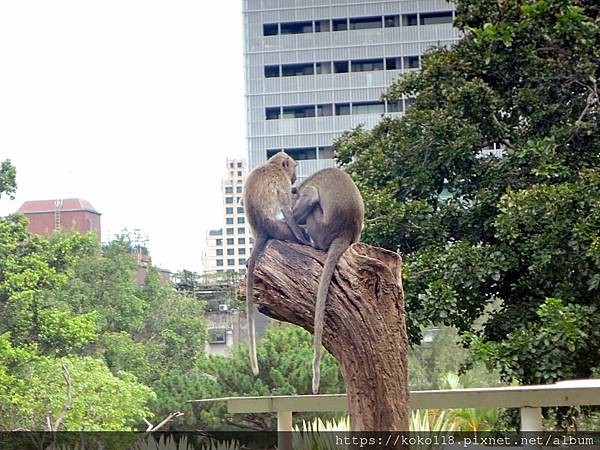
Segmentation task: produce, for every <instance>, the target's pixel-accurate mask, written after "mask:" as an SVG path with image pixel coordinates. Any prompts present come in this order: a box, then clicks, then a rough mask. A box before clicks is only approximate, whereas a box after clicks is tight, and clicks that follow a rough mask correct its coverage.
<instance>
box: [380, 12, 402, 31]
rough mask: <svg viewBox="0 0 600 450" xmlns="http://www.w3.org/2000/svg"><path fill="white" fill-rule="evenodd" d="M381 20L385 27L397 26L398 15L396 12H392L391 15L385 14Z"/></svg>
mask: <svg viewBox="0 0 600 450" xmlns="http://www.w3.org/2000/svg"><path fill="white" fill-rule="evenodd" d="M383 22H384V24H385V27H386V28H392V27H399V26H400V16H399V15H398V14H394V15H393V16H385V17H384V19H383Z"/></svg>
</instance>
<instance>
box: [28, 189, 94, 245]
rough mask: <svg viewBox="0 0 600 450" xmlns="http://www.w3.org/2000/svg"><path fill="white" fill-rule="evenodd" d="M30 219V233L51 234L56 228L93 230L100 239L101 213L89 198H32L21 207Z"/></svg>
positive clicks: (84, 231) (79, 231) (80, 230)
mask: <svg viewBox="0 0 600 450" xmlns="http://www.w3.org/2000/svg"><path fill="white" fill-rule="evenodd" d="M18 212H20V213H22V214H24V215H25V217H27V219H28V220H29V225H28V227H27V229H28V231H29V232H30V233H34V234H41V235H46V236H47V235H50V234H52V233H53V232H54V231H55V230H65V231H77V232H78V233H82V234H83V233H87V232H88V231H93V232H94V233H96V235H97V236H98V240H100V235H101V224H100V213H99V212H98V211H96V209H95V208H94V207H93V206H92V204H91V203H90V202H88V201H87V200H82V199H79V198H67V199H57V200H31V201H27V202H25V203H23V205H22V206H21V207H20V208H19V211H18Z"/></svg>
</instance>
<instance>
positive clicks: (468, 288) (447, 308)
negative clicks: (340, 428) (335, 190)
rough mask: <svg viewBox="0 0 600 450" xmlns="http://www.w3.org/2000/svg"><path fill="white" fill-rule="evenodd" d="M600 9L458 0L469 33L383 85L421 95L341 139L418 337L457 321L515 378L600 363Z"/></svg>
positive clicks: (548, 378)
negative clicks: (398, 263)
mask: <svg viewBox="0 0 600 450" xmlns="http://www.w3.org/2000/svg"><path fill="white" fill-rule="evenodd" d="M599 12H600V8H599V7H598V4H597V2H596V1H595V0H537V1H525V0H509V1H505V2H500V3H499V2H496V1H495V0H459V1H458V2H457V20H456V26H458V27H459V28H460V29H461V30H462V31H463V32H464V33H465V36H464V38H463V39H461V40H460V41H459V42H458V43H457V44H456V45H455V46H453V47H452V48H450V49H447V48H438V49H433V50H432V51H430V52H429V53H428V54H427V55H426V57H425V58H423V63H422V69H421V71H420V72H418V73H411V74H408V75H406V76H404V77H402V78H401V79H399V80H398V81H396V82H395V83H394V84H393V85H392V86H391V88H390V89H389V90H388V91H387V93H386V94H385V96H386V97H387V98H388V99H389V100H390V101H398V100H399V99H401V98H403V97H407V98H413V99H414V101H413V102H412V105H411V106H410V108H408V110H407V111H406V112H405V115H404V116H403V117H402V118H400V119H390V118H384V119H382V121H381V122H380V123H379V124H378V125H377V126H376V127H375V128H374V129H372V130H370V131H367V130H365V129H363V128H358V129H355V130H353V131H352V132H350V133H348V134H346V135H345V136H344V137H342V138H341V139H340V140H339V141H338V142H337V143H336V145H335V152H336V157H337V158H338V161H339V162H340V163H341V164H342V165H343V166H345V168H346V170H347V171H348V172H349V173H350V174H351V175H352V176H353V178H354V179H355V180H356V182H357V184H358V186H359V188H360V190H361V192H362V194H363V197H364V199H365V203H366V209H367V217H366V226H365V231H364V234H363V238H364V239H365V240H366V241H367V242H369V243H371V244H374V245H380V246H383V247H386V248H389V249H393V250H399V251H401V252H402V253H403V254H404V260H405V264H406V265H405V271H404V276H405V289H406V300H407V310H408V322H409V332H410V337H411V339H412V341H413V342H414V343H416V342H419V341H420V337H421V332H420V330H421V327H423V326H428V325H430V324H432V323H435V324H445V325H451V326H455V327H456V328H457V329H458V330H459V332H460V333H461V334H462V335H463V336H465V337H466V343H472V345H473V348H474V350H475V355H476V356H478V357H479V358H480V359H482V360H484V361H486V362H487V363H488V364H489V365H490V366H493V367H496V368H498V369H500V371H501V373H502V374H503V376H504V378H505V379H506V380H517V381H519V382H522V383H540V382H542V383H545V382H552V381H554V380H557V379H562V378H569V377H587V376H590V374H591V373H592V371H593V370H594V369H597V368H598V365H599V361H600V358H599V356H600V332H599V331H598V330H599V329H600V326H599V325H600V323H599V321H600V319H598V317H599V314H598V307H599V303H598V298H600V297H599V294H600V286H599V281H600V280H599V275H598V274H599V273H600V258H599V248H600V215H599V213H598V211H599V208H598V205H599V201H600V194H599V193H600V170H599V167H600V166H599V163H600V132H599V131H600V130H599V127H600V121H599V120H598V119H599V110H598V108H599V105H600V99H599V92H598V86H597V80H598V78H599V75H600V68H599V65H598V63H597V62H598V61H599V60H600V22H598V19H597V18H598V13H599ZM494 146H496V147H497V146H500V148H503V154H502V157H501V158H498V157H496V156H494V155H491V154H490V153H489V152H486V151H485V149H489V148H492V147H494ZM482 150H483V151H482ZM492 302H495V303H499V304H500V306H499V307H498V308H495V309H494V310H492V311H491V312H490V314H489V319H488V320H487V322H486V323H485V324H484V326H483V328H481V329H475V328H474V322H475V321H476V320H477V319H478V318H479V317H480V316H481V315H482V312H483V311H484V308H486V305H489V304H490V303H492ZM559 317H566V318H568V320H567V323H560V325H561V326H559V327H557V324H559V322H560V321H559V320H558V318H559ZM542 354H544V355H548V357H547V358H544V359H543V360H540V359H537V358H536V363H535V364H534V365H531V366H529V367H528V365H529V364H530V361H529V359H530V358H532V357H534V356H533V355H542ZM528 358H529V359H528Z"/></svg>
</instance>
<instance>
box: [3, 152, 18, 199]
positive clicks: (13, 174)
mask: <svg viewBox="0 0 600 450" xmlns="http://www.w3.org/2000/svg"><path fill="white" fill-rule="evenodd" d="M16 190H17V170H16V169H15V166H13V165H12V163H11V162H10V159H6V160H4V161H2V163H1V164H0V198H2V196H3V195H5V196H6V195H8V197H9V198H10V199H14V198H15V197H14V195H13V194H14V193H15V191H16Z"/></svg>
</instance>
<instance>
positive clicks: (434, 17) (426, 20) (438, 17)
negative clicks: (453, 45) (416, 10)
mask: <svg viewBox="0 0 600 450" xmlns="http://www.w3.org/2000/svg"><path fill="white" fill-rule="evenodd" d="M440 23H452V11H442V12H429V13H421V25H437V24H440Z"/></svg>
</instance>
